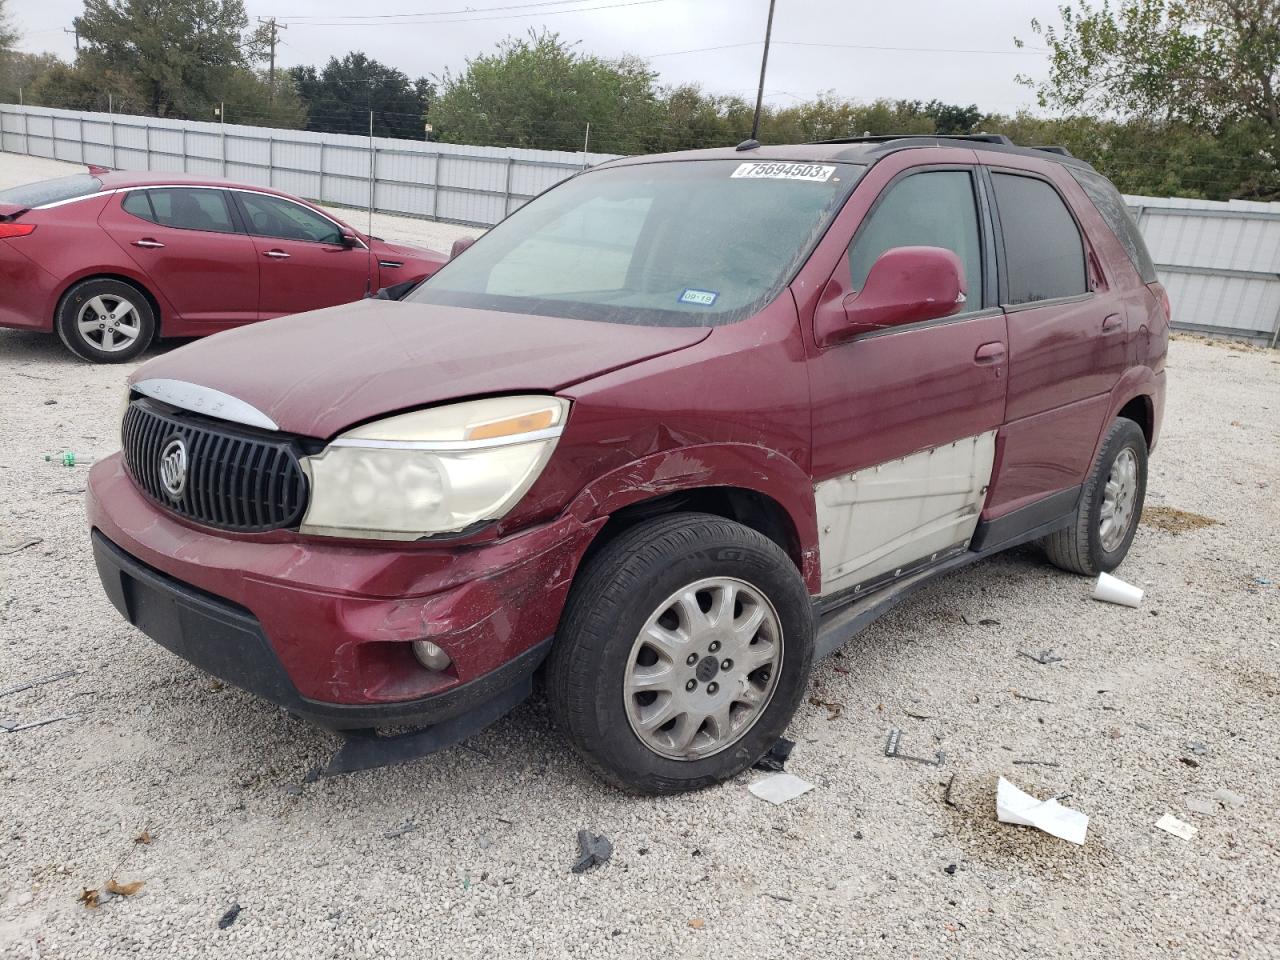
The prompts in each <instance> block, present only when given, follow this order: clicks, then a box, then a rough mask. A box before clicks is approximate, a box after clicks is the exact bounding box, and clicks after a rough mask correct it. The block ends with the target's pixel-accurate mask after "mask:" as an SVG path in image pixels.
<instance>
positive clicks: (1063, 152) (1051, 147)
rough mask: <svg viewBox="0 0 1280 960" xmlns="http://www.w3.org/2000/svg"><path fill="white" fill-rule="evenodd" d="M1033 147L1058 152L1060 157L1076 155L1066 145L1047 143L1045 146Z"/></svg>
mask: <svg viewBox="0 0 1280 960" xmlns="http://www.w3.org/2000/svg"><path fill="white" fill-rule="evenodd" d="M1031 149H1032V150H1039V151H1041V152H1042V153H1053V154H1057V155H1058V156H1059V157H1075V154H1074V153H1072V152H1071V151H1070V150H1068V149H1067V148H1066V147H1060V146H1057V145H1056V144H1045V145H1044V146H1036V147H1032V148H1031Z"/></svg>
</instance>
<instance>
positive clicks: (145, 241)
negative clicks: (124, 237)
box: [133, 237, 164, 250]
mask: <svg viewBox="0 0 1280 960" xmlns="http://www.w3.org/2000/svg"><path fill="white" fill-rule="evenodd" d="M133 245H134V246H135V247H146V248H147V249H148V250H156V249H159V248H160V247H163V246H164V244H163V243H161V242H160V241H159V240H152V239H151V238H150V237H143V238H142V239H141V240H135V241H133Z"/></svg>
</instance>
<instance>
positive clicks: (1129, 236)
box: [1067, 166, 1157, 283]
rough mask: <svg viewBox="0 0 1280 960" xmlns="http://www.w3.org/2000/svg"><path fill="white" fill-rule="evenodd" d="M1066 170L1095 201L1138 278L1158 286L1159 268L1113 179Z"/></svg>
mask: <svg viewBox="0 0 1280 960" xmlns="http://www.w3.org/2000/svg"><path fill="white" fill-rule="evenodd" d="M1067 171H1068V172H1069V173H1070V174H1071V176H1072V177H1074V178H1075V181H1076V183H1078V184H1080V189H1082V190H1083V191H1084V192H1085V194H1086V195H1087V196H1088V197H1089V199H1090V200H1092V201H1093V205H1094V206H1095V207H1097V208H1098V213H1099V214H1100V215H1101V216H1102V219H1103V220H1105V221H1106V223H1107V226H1108V227H1110V228H1111V232H1112V233H1114V234H1115V235H1116V239H1117V240H1119V241H1120V246H1122V247H1124V252H1125V253H1127V254H1128V255H1129V260H1130V261H1132V263H1133V268H1134V269H1135V270H1137V271H1138V275H1139V276H1140V277H1142V282H1143V283H1155V282H1156V280H1157V277H1156V265H1155V263H1154V262H1153V261H1152V259H1151V254H1150V252H1148V250H1147V244H1146V241H1145V240H1143V239H1142V231H1140V230H1139V229H1138V225H1137V224H1136V223H1134V221H1133V216H1132V215H1131V214H1130V213H1129V205H1128V204H1126V203H1125V202H1124V197H1122V196H1121V195H1120V191H1119V190H1117V189H1116V188H1115V186H1114V185H1113V184H1112V183H1111V181H1110V180H1108V179H1107V178H1106V177H1104V176H1103V175H1102V174H1100V173H1097V172H1095V171H1093V170H1085V169H1083V168H1077V167H1071V166H1069V167H1067Z"/></svg>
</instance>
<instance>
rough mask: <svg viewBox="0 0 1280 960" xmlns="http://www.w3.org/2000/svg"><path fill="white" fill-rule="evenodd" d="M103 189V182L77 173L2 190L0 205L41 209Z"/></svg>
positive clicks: (0, 192)
mask: <svg viewBox="0 0 1280 960" xmlns="http://www.w3.org/2000/svg"><path fill="white" fill-rule="evenodd" d="M101 189H102V181H101V180H99V179H98V178H97V177H94V176H91V175H89V174H87V173H76V174H72V175H71V176H69V177H58V178H57V179H56V180H41V181H40V182H39V183H24V184H23V185H22V186H20V187H10V188H9V189H8V190H0V203H12V204H17V205H18V206H21V207H39V206H43V205H44V204H46V203H57V202H58V201H59V200H71V199H73V198H75V197H87V196H88V195H89V194H91V193H97V192H98V191H99V190H101Z"/></svg>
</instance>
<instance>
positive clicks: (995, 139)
mask: <svg viewBox="0 0 1280 960" xmlns="http://www.w3.org/2000/svg"><path fill="white" fill-rule="evenodd" d="M893 140H964V141H968V142H969V143H999V144H1003V145H1004V146H1006V147H1012V146H1015V144H1014V142H1013V141H1012V140H1010V139H1009V138H1008V137H1006V136H1005V135H1004V134H1003V133H889V134H881V135H879V136H865V137H833V138H831V139H830V140H811V141H809V142H810V143H889V142H891V141H893Z"/></svg>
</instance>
